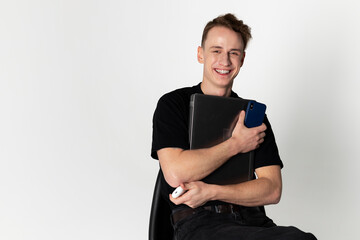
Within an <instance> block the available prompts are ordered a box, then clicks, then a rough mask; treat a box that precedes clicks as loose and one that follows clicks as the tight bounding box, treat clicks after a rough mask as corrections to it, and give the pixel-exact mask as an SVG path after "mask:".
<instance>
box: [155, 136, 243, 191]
mask: <svg viewBox="0 0 360 240" xmlns="http://www.w3.org/2000/svg"><path fill="white" fill-rule="evenodd" d="M235 154H237V149H236V147H235V146H234V144H233V142H232V141H231V140H229V141H225V142H223V143H221V144H219V145H216V146H214V147H211V148H206V149H197V150H182V149H163V150H160V151H158V155H159V159H160V164H161V168H162V169H163V172H164V174H165V179H166V181H167V182H168V183H169V185H170V186H173V187H176V186H179V185H180V184H181V183H185V182H193V181H197V180H201V179H203V178H204V177H206V176H207V175H209V174H210V173H212V172H213V171H214V170H216V169H217V168H218V167H220V166H221V165H222V164H224V163H225V162H226V161H227V160H228V159H229V158H230V157H232V156H233V155H235Z"/></svg>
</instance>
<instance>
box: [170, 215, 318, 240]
mask: <svg viewBox="0 0 360 240" xmlns="http://www.w3.org/2000/svg"><path fill="white" fill-rule="evenodd" d="M174 230H175V231H174V239H175V240H191V239H194V240H202V239H204V240H212V239H214V240H242V239H246V240H260V239H261V240H266V239H274V240H275V239H276V240H316V237H315V236H314V235H312V234H311V233H305V232H303V231H301V230H299V229H297V228H295V227H280V226H276V225H275V224H274V223H273V222H272V220H271V219H269V218H267V217H266V216H265V214H264V213H262V212H255V213H254V212H249V211H242V212H240V213H230V214H224V213H214V212H210V211H207V210H200V211H198V212H197V213H196V214H194V215H191V216H189V217H187V218H185V219H182V220H180V221H179V222H177V223H176V224H175V225H174Z"/></svg>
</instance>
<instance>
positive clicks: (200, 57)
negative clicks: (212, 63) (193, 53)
mask: <svg viewBox="0 0 360 240" xmlns="http://www.w3.org/2000/svg"><path fill="white" fill-rule="evenodd" d="M197 60H198V62H199V63H204V49H203V48H202V47H200V46H199V47H198V49H197Z"/></svg>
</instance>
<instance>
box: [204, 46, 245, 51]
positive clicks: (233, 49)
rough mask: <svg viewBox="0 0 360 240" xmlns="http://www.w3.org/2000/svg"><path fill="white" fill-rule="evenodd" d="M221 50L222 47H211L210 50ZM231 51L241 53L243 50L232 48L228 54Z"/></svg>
mask: <svg viewBox="0 0 360 240" xmlns="http://www.w3.org/2000/svg"><path fill="white" fill-rule="evenodd" d="M214 48H215V49H223V47H220V46H211V47H210V49H214ZM231 51H238V52H242V51H243V50H241V49H240V48H232V49H230V52H231Z"/></svg>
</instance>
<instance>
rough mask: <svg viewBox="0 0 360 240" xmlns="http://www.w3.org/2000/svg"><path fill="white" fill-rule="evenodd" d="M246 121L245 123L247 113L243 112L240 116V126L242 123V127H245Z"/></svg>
mask: <svg viewBox="0 0 360 240" xmlns="http://www.w3.org/2000/svg"><path fill="white" fill-rule="evenodd" d="M244 121H245V111H244V110H241V112H240V114H239V119H238V124H239V123H240V124H241V125H244Z"/></svg>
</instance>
